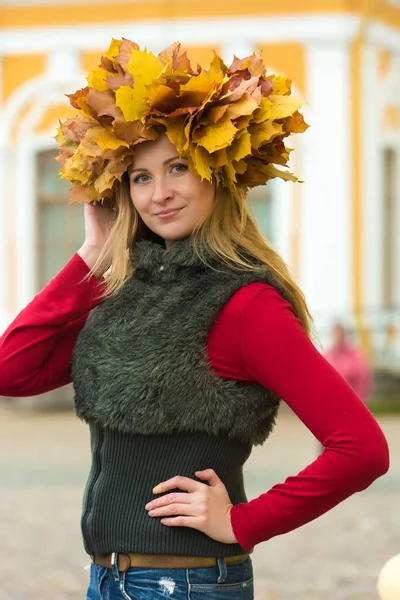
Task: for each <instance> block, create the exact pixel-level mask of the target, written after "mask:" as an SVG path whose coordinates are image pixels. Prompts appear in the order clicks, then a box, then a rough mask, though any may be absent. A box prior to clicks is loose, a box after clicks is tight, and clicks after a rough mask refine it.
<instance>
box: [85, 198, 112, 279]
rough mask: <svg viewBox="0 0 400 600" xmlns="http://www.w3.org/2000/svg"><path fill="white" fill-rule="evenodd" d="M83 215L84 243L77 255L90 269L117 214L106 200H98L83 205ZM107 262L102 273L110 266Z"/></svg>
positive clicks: (108, 235)
mask: <svg viewBox="0 0 400 600" xmlns="http://www.w3.org/2000/svg"><path fill="white" fill-rule="evenodd" d="M84 215H85V241H84V243H83V245H82V246H81V248H80V249H79V250H78V254H79V256H80V257H81V258H82V259H83V260H84V261H85V263H86V264H87V265H88V267H89V268H90V269H91V268H93V266H94V265H95V263H96V261H97V259H98V258H99V256H100V252H101V251H102V249H103V248H104V245H105V243H106V241H107V240H108V238H109V237H110V233H111V230H112V227H113V225H114V223H115V219H116V215H117V213H116V210H115V209H113V208H111V207H110V205H109V203H108V202H107V200H100V201H98V202H91V203H90V204H85V206H84ZM109 258H110V261H109V262H111V256H110V257H109ZM107 262H108V261H107V260H105V261H104V271H105V270H107V268H108V267H109V266H110V265H109V264H107Z"/></svg>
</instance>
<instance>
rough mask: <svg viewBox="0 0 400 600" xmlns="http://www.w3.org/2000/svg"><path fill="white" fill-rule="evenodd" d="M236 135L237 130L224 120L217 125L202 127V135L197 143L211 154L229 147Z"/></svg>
mask: <svg viewBox="0 0 400 600" xmlns="http://www.w3.org/2000/svg"><path fill="white" fill-rule="evenodd" d="M236 133H237V129H236V127H235V126H234V124H233V123H232V121H231V120H230V119H227V118H224V119H221V121H219V122H218V123H211V125H209V126H208V127H204V135H203V137H201V138H200V139H199V140H198V141H197V143H198V144H200V146H203V148H205V149H206V150H208V152H210V153H213V152H216V151H217V150H221V148H226V147H227V146H229V144H230V143H231V142H232V140H233V138H234V137H235V135H236ZM193 135H194V134H193Z"/></svg>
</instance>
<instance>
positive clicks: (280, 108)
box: [269, 95, 303, 120]
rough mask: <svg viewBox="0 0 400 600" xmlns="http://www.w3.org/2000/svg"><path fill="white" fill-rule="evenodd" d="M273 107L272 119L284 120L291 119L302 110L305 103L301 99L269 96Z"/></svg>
mask: <svg viewBox="0 0 400 600" xmlns="http://www.w3.org/2000/svg"><path fill="white" fill-rule="evenodd" d="M269 100H270V102H271V104H272V106H271V119H273V120H276V119H284V118H285V117H291V116H292V115H293V114H294V113H295V112H296V111H298V110H299V108H301V106H302V105H303V101H302V100H301V98H294V97H292V96H273V95H271V96H269Z"/></svg>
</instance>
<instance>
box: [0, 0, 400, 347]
mask: <svg viewBox="0 0 400 600" xmlns="http://www.w3.org/2000/svg"><path fill="white" fill-rule="evenodd" d="M300 4H301V6H300ZM111 37H115V38H121V37H126V38H129V39H132V40H134V41H136V42H138V43H139V44H140V45H141V46H147V47H148V48H149V49H151V50H153V51H154V52H157V51H159V50H161V49H162V48H163V47H165V46H167V45H168V44H170V43H171V42H173V41H176V40H179V41H180V42H181V43H182V45H183V46H185V47H186V48H187V49H188V53H189V57H190V58H191V59H192V60H193V61H197V62H200V63H201V64H205V65H207V64H208V62H209V60H210V57H211V56H212V49H213V48H215V49H216V50H217V51H219V52H220V53H221V54H222V56H223V57H224V58H225V60H226V61H227V62H228V64H229V62H230V61H231V59H232V58H233V55H234V54H235V55H236V56H238V57H243V56H247V55H249V54H251V53H252V52H254V51H257V52H262V53H263V57H264V61H265V63H266V64H267V67H268V69H269V70H270V71H271V72H274V73H277V74H282V75H286V76H288V77H290V78H291V79H293V89H294V93H296V94H300V95H302V96H303V97H304V99H305V101H306V106H305V109H304V112H305V115H306V120H307V122H308V123H309V124H310V125H311V127H310V129H309V130H308V131H307V132H306V133H305V134H303V135H302V136H298V139H294V140H293V142H292V144H293V146H292V147H294V148H295V152H293V154H292V157H293V158H292V163H291V170H292V171H293V172H295V173H296V174H297V175H298V176H299V178H300V179H301V180H303V182H304V183H301V184H292V183H285V182H280V181H279V182H278V181H273V182H271V183H270V184H268V186H266V187H265V188H259V189H257V190H255V191H254V192H253V195H252V202H253V207H254V211H255V213H256V215H257V218H258V220H259V223H260V227H261V228H262V229H263V231H264V232H265V233H266V235H268V237H269V238H270V239H271V241H272V243H273V245H274V246H275V248H276V249H277V250H278V251H279V252H280V253H281V254H282V255H283V257H284V258H285V260H286V261H287V262H288V264H289V265H290V267H291V269H292V271H293V274H294V276H295V278H296V280H297V281H298V282H299V283H300V285H301V287H302V288H303V290H304V292H305V294H306V297H307V299H308V302H309V304H310V308H311V311H312V313H313V315H314V317H315V322H316V328H317V333H318V335H319V337H320V339H321V341H322V342H324V341H325V339H326V336H327V332H328V328H329V326H330V324H331V322H332V321H333V320H341V321H343V322H344V323H346V324H348V325H349V326H351V327H352V328H354V330H356V331H357V332H358V333H359V334H360V335H361V339H362V341H363V343H364V345H365V346H366V347H367V348H368V349H370V350H372V349H374V351H375V353H376V355H377V356H378V354H379V352H380V349H382V348H383V346H384V345H385V344H386V342H387V339H386V338H387V336H388V335H389V332H390V336H391V340H392V341H391V343H392V344H393V345H394V346H395V345H396V343H397V341H396V340H397V331H398V328H399V326H400V235H399V232H400V2H399V1H398V0H396V1H394V0H392V1H389V0H387V1H386V2H385V1H384V0H381V1H379V0H378V1H377V0H352V1H350V0H305V1H304V2H302V3H298V2H297V1H295V0H288V1H287V2H285V3H284V4H282V5H280V4H279V3H273V2H272V1H269V0H266V1H265V0H264V1H262V0H247V2H236V1H232V2H229V3H228V2H225V1H224V0H203V1H198V0H186V1H183V0H165V1H161V0H149V1H145V0H142V1H140V0H135V1H129V2H128V1H124V0H117V1H116V2H106V1H104V2H103V1H97V2H93V1H91V0H86V1H85V2H81V1H80V0H69V1H68V0H63V2H59V1H57V0H53V1H52V0H42V1H40V0H37V1H36V2H33V1H32V0H3V2H2V3H1V5H0V107H1V125H0V127H1V128H0V273H1V279H0V329H4V327H6V325H7V324H8V323H9V322H10V320H11V319H12V318H13V317H14V316H15V314H16V313H17V312H18V311H19V310H20V309H21V308H22V307H23V306H24V305H25V304H26V303H27V302H29V300H30V299H31V298H32V297H33V295H34V294H35V293H37V292H38V291H39V290H40V289H41V287H43V285H45V283H46V282H47V281H48V280H49V279H50V278H51V277H52V276H53V275H54V274H55V273H56V272H57V271H58V270H59V269H60V268H61V267H62V265H63V264H64V263H65V262H66V261H67V260H68V258H69V257H70V256H71V255H72V253H73V252H74V251H75V250H76V249H77V248H78V247H79V245H80V243H81V241H82V239H83V235H84V231H83V216H82V207H81V206H76V205H74V206H72V207H68V206H67V204H68V185H67V184H66V182H64V181H60V180H59V179H58V176H57V170H58V165H57V163H56V162H55V161H54V156H55V154H56V145H55V142H54V139H53V136H54V135H55V129H56V127H57V124H58V119H59V118H60V119H64V118H66V117H67V116H70V115H71V114H72V113H71V111H72V109H71V108H70V107H69V104H68V101H67V98H66V97H65V94H67V93H72V92H74V91H75V90H76V89H78V88H80V87H84V85H85V76H86V75H87V73H88V71H89V70H90V69H92V68H94V67H95V66H96V65H97V64H98V60H99V56H100V54H101V53H102V52H103V51H105V50H106V49H107V48H108V45H109V42H110V40H111ZM289 145H290V144H289ZM385 336H386V337H385ZM393 340H394V341H393Z"/></svg>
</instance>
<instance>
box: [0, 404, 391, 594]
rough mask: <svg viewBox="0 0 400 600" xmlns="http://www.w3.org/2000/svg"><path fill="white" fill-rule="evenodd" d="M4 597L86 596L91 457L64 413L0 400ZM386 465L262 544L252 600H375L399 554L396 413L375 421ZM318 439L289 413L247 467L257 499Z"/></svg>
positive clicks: (84, 438) (81, 431) (296, 466)
mask: <svg viewBox="0 0 400 600" xmlns="http://www.w3.org/2000/svg"><path fill="white" fill-rule="evenodd" d="M0 422H1V434H0V556H1V568H0V600H75V599H76V600H78V599H79V600H83V599H84V598H85V590H86V586H87V581H88V574H87V571H85V569H84V566H85V564H87V562H88V560H87V557H86V555H85V553H84V552H83V550H82V545H81V539H80V530H79V517H80V505H81V495H82V491H83V486H84V483H85V479H86V475H87V471H88V464H89V440H88V432H87V430H86V427H85V426H84V425H83V424H81V423H80V422H78V421H77V420H76V419H75V417H74V416H72V415H71V414H68V413H52V414H36V413H30V412H27V411H21V410H19V411H13V410H10V409H9V408H7V407H5V406H3V405H0ZM380 422H381V425H382V427H383V429H384V430H385V432H386V434H387V436H388V439H389V444H390V446H391V455H392V467H391V470H390V472H389V473H388V475H386V476H385V477H384V478H382V479H381V480H378V481H377V482H376V483H375V484H374V485H373V486H372V487H371V488H369V489H368V490H366V491H365V492H363V493H362V494H357V495H356V496H354V497H353V498H351V499H350V500H347V501H346V502H345V503H343V504H342V505H341V506H339V507H337V508H336V509H335V510H333V511H331V512H330V513H329V514H327V515H325V516H323V517H321V518H320V519H318V520H317V521H315V522H314V523H310V524H308V525H306V526H305V527H303V528H301V529H299V530H297V531H295V532H292V533H290V534H287V535H286V536H283V537H280V538H276V539H273V540H271V541H269V542H268V543H265V544H262V545H261V546H258V547H257V549H256V551H255V553H254V555H253V558H254V566H255V571H256V600H283V599H284V600H291V599H294V598H295V599H296V600H317V599H318V600H377V599H378V596H377V593H376V591H375V587H376V576H377V573H378V572H379V569H380V567H381V566H382V564H383V563H384V562H385V561H386V560H387V559H388V558H390V557H391V556H392V555H394V554H397V553H399V552H400V518H399V503H400V435H399V432H400V429H399V426H400V419H399V418H390V417H385V418H383V419H381V421H380ZM316 450H317V445H316V442H315V440H314V439H313V437H312V436H311V435H310V434H309V433H308V431H307V430H306V429H305V427H304V426H303V425H302V424H301V423H299V421H298V420H297V419H296V418H294V417H293V416H292V415H291V414H282V415H281V418H280V420H279V423H278V426H277V428H276V430H275V432H274V434H273V435H272V437H271V439H270V440H269V441H268V442H267V443H266V444H265V446H264V447H262V448H257V449H256V450H255V451H254V452H253V455H252V457H251V458H250V460H249V462H248V468H247V470H246V480H247V489H248V491H249V496H250V497H253V496H255V495H258V494H259V493H261V492H262V491H264V490H266V489H268V487H270V486H271V485H273V484H274V483H276V482H278V481H282V479H283V478H284V477H286V476H287V475H289V474H292V473H295V472H297V471H298V470H300V469H301V468H302V467H303V466H304V465H305V464H306V463H307V462H309V461H310V460H312V458H313V457H314V456H315V452H316Z"/></svg>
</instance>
